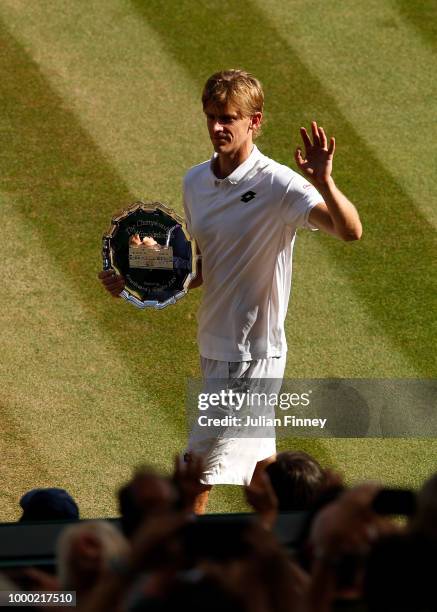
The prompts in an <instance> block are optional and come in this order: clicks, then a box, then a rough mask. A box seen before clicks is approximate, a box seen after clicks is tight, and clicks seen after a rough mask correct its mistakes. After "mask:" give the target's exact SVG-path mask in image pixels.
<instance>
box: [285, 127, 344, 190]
mask: <svg viewBox="0 0 437 612" xmlns="http://www.w3.org/2000/svg"><path fill="white" fill-rule="evenodd" d="M311 132H312V137H313V142H311V138H310V137H309V135H308V132H307V131H306V129H305V128H304V127H301V128H300V134H301V136H302V140H303V143H304V145H305V157H303V156H302V149H301V148H300V147H297V149H296V151H295V154H294V158H295V160H296V163H297V165H298V167H299V170H301V171H302V172H303V174H304V175H305V176H306V178H307V179H308V180H309V181H310V182H311V183H313V185H315V186H321V185H326V184H327V183H328V182H329V179H330V178H331V173H332V159H333V157H334V151H335V138H333V137H331V139H330V141H329V147H328V139H327V137H326V134H325V130H324V129H323V128H322V127H319V126H318V125H317V122H316V121H313V122H312V123H311Z"/></svg>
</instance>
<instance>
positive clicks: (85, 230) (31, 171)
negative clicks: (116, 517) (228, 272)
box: [0, 27, 193, 511]
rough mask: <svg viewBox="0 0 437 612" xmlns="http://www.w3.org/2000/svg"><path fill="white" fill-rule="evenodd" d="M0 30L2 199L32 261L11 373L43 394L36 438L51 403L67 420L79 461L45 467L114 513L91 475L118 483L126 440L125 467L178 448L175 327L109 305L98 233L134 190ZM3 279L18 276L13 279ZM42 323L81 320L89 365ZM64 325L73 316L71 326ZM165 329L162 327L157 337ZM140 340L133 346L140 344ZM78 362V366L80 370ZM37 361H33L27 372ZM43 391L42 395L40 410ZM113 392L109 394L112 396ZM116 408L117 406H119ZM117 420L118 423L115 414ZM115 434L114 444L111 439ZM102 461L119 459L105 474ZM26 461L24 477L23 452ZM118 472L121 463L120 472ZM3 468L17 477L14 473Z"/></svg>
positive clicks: (165, 457)
mask: <svg viewBox="0 0 437 612" xmlns="http://www.w3.org/2000/svg"><path fill="white" fill-rule="evenodd" d="M0 37H1V41H2V50H3V52H2V57H1V60H0V73H1V75H2V84H3V87H2V93H1V96H2V100H1V108H2V109H3V112H2V128H3V130H2V132H3V133H4V134H6V135H5V137H4V141H3V142H4V145H5V148H4V149H3V155H2V157H1V161H0V164H1V167H2V175H3V179H2V182H1V191H2V192H7V194H8V198H9V199H11V200H13V203H14V204H13V205H14V211H15V212H16V213H17V214H19V216H21V218H22V219H25V222H24V223H23V224H19V223H18V224H17V225H16V227H17V229H19V230H20V231H18V232H17V233H18V237H17V236H16V237H15V239H16V240H19V236H22V237H23V238H22V240H23V243H22V244H21V255H22V257H24V256H25V257H31V259H30V262H31V264H32V265H31V266H30V269H29V270H28V273H29V277H28V278H27V279H26V280H27V282H28V283H29V287H28V288H27V289H26V290H25V291H18V294H17V295H16V296H15V299H14V305H15V308H17V310H20V309H23V311H25V310H27V309H29V308H32V307H34V309H35V310H34V311H33V322H32V321H29V320H28V319H27V320H26V327H24V328H23V333H24V334H25V337H27V338H28V343H27V349H28V350H29V354H28V359H26V360H25V362H24V363H22V362H21V361H20V359H21V357H22V355H20V354H19V353H20V334H19V333H18V330H15V331H16V332H17V334H16V336H15V333H13V334H12V338H11V344H13V343H14V341H15V338H16V342H17V345H16V348H17V350H18V355H17V362H16V363H15V368H17V369H16V370H15V371H16V372H19V371H20V370H19V368H22V370H21V373H22V375H23V377H24V378H23V380H22V383H23V388H24V389H26V385H27V391H28V393H29V395H30V396H31V397H32V394H33V395H35V392H36V386H35V384H34V381H33V380H32V377H33V376H40V377H41V380H40V381H38V382H39V383H40V387H39V391H40V392H41V395H40V396H39V397H38V400H39V404H38V406H36V407H35V412H34V413H33V414H31V411H29V410H28V411H27V419H28V420H27V421H25V422H28V423H29V430H28V435H29V436H30V437H35V439H36V438H37V437H38V436H39V437H40V439H41V440H44V438H45V437H46V433H45V428H46V422H45V419H50V414H52V413H53V414H55V413H56V411H58V410H59V413H58V414H57V416H59V417H60V418H61V413H64V412H65V413H66V414H68V415H69V417H70V418H71V427H72V428H73V429H74V428H75V429H76V436H75V447H74V449H75V452H76V454H75V452H73V451H71V456H70V458H71V457H72V458H73V461H77V463H76V464H75V467H74V468H72V467H71V466H70V465H69V462H68V461H66V463H65V464H64V465H60V464H56V463H53V464H52V465H53V466H56V468H55V469H54V472H57V473H63V472H64V471H66V470H71V471H72V472H74V471H76V470H77V471H76V474H75V475H76V476H77V479H75V481H77V487H80V488H81V490H82V491H84V495H83V496H81V498H82V499H84V500H89V502H90V503H91V505H92V507H94V508H99V509H100V510H101V509H102V505H101V504H102V503H103V504H105V503H106V504H107V507H108V508H110V509H111V511H112V510H113V509H114V503H113V501H112V499H110V497H109V496H111V497H113V496H112V491H110V490H108V489H107V490H106V491H105V495H103V496H102V497H101V499H100V500H99V501H96V499H95V498H96V496H95V494H94V492H93V491H94V487H95V486H97V485H98V483H99V482H100V481H101V479H102V474H100V476H99V471H101V472H103V471H104V470H105V474H104V476H103V481H104V482H105V483H106V485H107V486H108V487H109V488H112V487H114V486H115V481H116V480H119V477H118V478H117V475H116V474H117V467H116V466H117V463H119V464H120V463H123V461H124V459H123V458H122V457H123V453H122V451H123V446H125V448H126V449H127V453H128V459H127V462H128V464H129V465H130V466H132V465H133V464H134V463H137V462H139V461H142V462H145V461H149V462H150V463H153V464H155V465H160V466H163V464H164V465H165V467H169V466H170V465H171V462H172V455H173V453H174V452H177V451H180V450H181V445H182V444H183V441H184V434H183V432H184V429H185V423H184V416H183V411H182V410H181V404H182V405H183V400H181V398H183V396H184V391H185V379H184V378H183V377H181V376H179V377H178V376H177V372H176V375H174V374H175V370H176V371H177V369H178V367H180V363H175V362H174V360H173V359H172V354H171V351H170V349H169V347H171V346H173V347H174V345H175V341H174V338H175V337H176V338H178V334H177V333H175V332H176V331H178V329H177V327H176V325H175V322H174V321H173V320H172V318H171V317H170V316H169V315H168V314H166V313H164V316H163V317H162V318H161V319H160V321H159V322H158V320H157V319H154V320H152V319H150V321H151V322H150V321H149V323H150V324H149V325H148V322H147V318H146V319H145V317H144V316H140V314H142V313H138V312H136V311H134V309H131V310H127V307H126V306H125V305H124V304H122V303H121V302H120V303H116V302H112V301H111V300H110V299H109V297H108V296H106V295H104V292H103V290H102V289H101V288H100V287H99V286H98V284H97V281H96V273H97V271H98V269H99V268H100V261H99V251H100V235H101V231H102V230H103V229H104V228H105V227H106V226H107V222H108V219H109V218H110V211H111V212H113V210H112V208H113V203H114V202H115V201H117V202H126V203H129V202H130V201H132V199H133V196H132V194H130V193H129V191H128V189H127V188H126V186H125V185H123V184H122V182H121V181H120V179H119V177H118V176H116V174H115V173H114V172H113V170H112V169H111V168H110V167H109V166H108V165H107V164H106V163H105V160H104V159H102V157H101V155H100V152H99V150H98V149H97V147H96V146H95V144H94V143H93V142H92V141H91V140H90V139H89V138H88V136H87V134H86V133H84V132H83V130H82V129H81V127H80V125H79V124H78V122H77V120H76V119H75V117H74V115H72V114H71V113H70V112H69V111H68V110H67V109H65V108H64V105H63V101H62V100H61V99H60V98H58V97H57V96H56V95H55V94H54V93H53V92H52V91H51V90H50V87H49V86H48V84H47V82H46V81H45V80H44V79H43V78H42V77H41V74H40V73H39V71H38V68H37V66H36V65H35V64H34V63H33V62H32V61H30V60H29V58H28V57H27V55H26V54H25V53H24V52H23V50H22V48H21V47H20V46H19V45H17V44H16V42H15V41H14V40H13V39H12V38H11V37H10V36H9V34H8V33H7V31H6V30H5V28H4V27H2V28H1V29H0ZM23 83H25V84H26V86H25V87H23ZM105 203H107V204H106V206H107V209H106V210H104V209H105ZM111 203H112V205H111ZM90 211H92V212H91V214H90ZM105 213H106V214H105ZM95 217H97V219H95ZM15 218H16V217H14V219H15ZM32 233H35V234H36V236H37V238H38V240H39V241H40V243H42V244H43V245H44V248H45V249H46V250H47V252H48V253H50V258H51V261H52V263H54V264H55V265H56V266H57V267H58V273H59V274H61V275H64V277H65V280H66V285H67V286H68V285H70V287H71V286H73V287H74V292H75V296H76V303H77V302H79V303H80V304H81V313H82V317H78V318H76V312H75V309H74V308H73V304H72V302H71V291H68V290H67V289H66V288H65V287H64V286H63V285H62V283H60V284H59V283H56V281H54V278H53V275H52V274H51V275H49V276H46V275H45V274H44V269H43V268H40V267H39V264H38V258H37V257H35V259H34V260H33V258H32V255H36V253H32V240H31V236H32ZM14 262H15V264H16V265H17V268H18V270H17V272H16V273H18V274H19V273H20V268H21V266H22V262H20V258H19V257H17V258H15V260H14ZM32 275H34V276H33V277H32ZM11 278H14V275H13V274H11ZM54 282H55V285H56V286H55V289H56V291H57V292H58V294H57V296H54V292H53V295H51V296H50V297H46V302H45V305H44V307H43V306H42V304H40V302H39V299H38V295H39V294H44V292H45V291H46V290H48V291H49V289H50V285H53V283H54ZM46 285H47V288H46ZM21 289H23V288H21ZM32 292H33V293H34V295H35V299H34V302H33V303H32V301H31V300H30V295H31V293H32ZM22 293H23V295H22ZM20 296H21V301H19V300H20ZM64 298H65V303H64V302H63V300H64ZM29 300H30V302H31V303H29ZM57 308H58V309H59V310H60V311H62V308H64V310H65V312H64V316H65V317H66V319H67V322H66V321H65V320H63V319H62V318H60V317H61V314H60V312H59V311H58V312H57V311H56V309H57ZM44 309H45V310H44ZM182 309H183V307H182ZM114 312H116V315H115V316H114ZM185 312H186V311H185ZM10 314H11V315H12V314H14V316H15V315H16V314H17V313H16V311H14V312H13V313H10ZM12 318H14V317H12ZM38 319H40V321H39V323H38ZM35 320H36V321H35ZM49 320H50V321H51V323H52V327H53V328H54V329H56V327H58V330H59V333H60V334H61V335H62V334H63V333H65V335H66V336H68V335H69V334H70V335H74V334H76V333H77V334H78V336H79V337H80V329H81V327H80V326H81V325H83V327H84V329H83V330H82V331H83V333H84V336H85V337H86V338H87V340H88V342H91V343H93V348H94V349H95V350H96V352H97V355H100V359H99V361H98V362H97V363H96V354H95V353H94V351H88V348H89V347H87V344H86V343H85V342H84V344H82V345H81V344H80V343H79V344H78V343H71V342H70V346H69V348H70V349H71V350H72V353H71V354H69V358H70V359H71V358H72V356H73V355H74V354H75V351H77V353H78V354H77V359H76V362H75V366H76V367H72V363H71V361H70V360H69V359H65V354H64V347H63V345H62V343H61V342H57V343H56V342H55V341H54V340H55V339H54V338H52V337H50V336H49V337H48V341H47V342H45V340H44V338H45V336H46V335H47V323H48V321H49ZM187 321H188V325H187V327H189V320H187ZM66 323H70V325H69V326H68V327H67V329H65V326H66ZM11 325H12V323H11ZM161 325H163V326H164V329H166V330H167V338H165V339H164V341H163V338H162V336H163V334H162V327H161ZM76 326H77V327H76ZM96 326H97V328H100V329H101V333H103V334H104V335H105V336H106V337H107V338H108V342H109V343H110V345H111V346H112V351H108V349H107V347H105V346H104V345H101V346H99V344H98V343H97V344H96V345H94V343H95V342H96V336H95V327H96ZM66 332H68V333H66ZM187 333H188V332H187ZM190 339H191V338H186V340H187V343H186V344H188V345H189V343H190ZM67 341H68V338H67ZM177 341H178V339H177V340H176V343H177ZM191 341H192V340H191ZM192 342H193V341H192ZM137 347H141V348H140V350H139V351H138V349H137ZM36 348H39V350H40V351H41V350H42V354H38V352H37V351H36ZM32 349H33V350H32ZM146 354H147V355H148V356H149V360H148V362H145V360H144V357H145V355H146ZM48 357H50V359H47V358H48ZM57 360H58V361H57ZM56 361H57V369H56V370H53V369H52V367H51V366H52V365H53V362H56ZM78 364H80V368H82V370H80V369H78ZM9 365H10V371H9V373H8V375H7V376H6V381H7V383H5V386H6V384H7V386H8V388H9V389H10V390H13V389H14V385H15V384H16V381H15V380H14V375H15V372H14V369H13V368H12V364H11V363H9ZM33 365H34V366H35V365H38V366H40V367H39V368H38V367H36V368H35V367H33ZM103 368H105V370H103ZM56 376H61V377H62V378H61V380H62V389H60V393H61V395H62V398H61V400H60V397H59V396H58V397H56V396H53V394H52V393H51V391H52V390H51V381H52V379H53V377H56ZM44 378H45V380H44ZM83 379H85V380H86V381H87V385H88V386H89V388H88V392H89V395H88V396H87V394H86V390H85V392H84V393H83V395H80V389H81V384H82V380H83ZM45 385H46V387H45ZM23 388H22V389H21V392H20V391H18V390H17V397H16V401H15V403H12V402H9V401H8V402H7V404H6V411H9V410H11V411H12V414H13V415H14V417H13V418H15V422H17V423H19V421H20V412H19V410H20V409H21V403H22V401H23V400H24V397H25V392H24V391H23ZM44 388H45V390H46V392H47V395H46V397H45V400H46V402H47V404H46V405H45V406H43V403H44ZM94 394H95V395H94ZM37 395H38V394H37ZM114 396H115V398H116V399H113V398H114ZM70 399H71V403H70V402H69V400H70ZM79 400H80V402H83V403H82V405H79V406H77V403H76V406H77V410H73V409H72V406H73V405H74V404H75V402H78V401H79ZM98 400H99V401H98ZM51 401H52V402H53V403H52V405H51V404H50V402H51ZM114 404H116V405H118V408H117V409H116V410H115V412H114ZM41 408H44V410H46V414H45V415H44V414H43V413H41V412H40V413H38V414H37V412H38V410H40V409H41ZM114 416H116V417H117V418H115V419H114V420H113V418H112V417H114ZM37 419H39V420H38V421H37ZM20 426H21V425H20ZM10 433H11V432H10ZM70 433H71V432H70ZM87 434H88V435H89V436H90V437H91V438H94V441H95V446H94V448H93V451H94V454H93V453H91V452H87V453H85V456H84V454H83V453H82V452H81V450H82V446H83V444H84V443H85V440H86V439H87V437H86V436H87ZM66 435H67V434H66ZM120 436H121V440H120V439H118V438H119V437H120ZM141 436H142V440H141V439H140V438H141ZM62 440H63V434H62V432H60V433H59V439H58V438H56V437H55V438H52V441H53V443H54V444H55V445H57V444H59V445H60V446H62ZM112 442H114V445H112ZM105 443H106V446H104V444H105ZM49 449H50V444H49V445H48V449H47V450H49ZM55 449H56V446H55V447H53V451H54V455H56V450H55ZM88 450H89V451H90V449H88ZM115 451H116V452H115ZM132 451H134V452H132ZM49 457H50V452H48V456H47V457H46V460H47V466H48V470H49V469H50V467H49V466H50V465H51V462H50V458H49ZM108 460H110V461H112V462H113V464H114V466H115V467H114V470H113V472H112V473H110V469H109V465H108ZM28 461H29V471H30V472H31V471H32V467H31V466H32V457H31V456H29V457H28ZM125 472H126V469H125V466H124V471H123V474H124V475H125ZM47 473H49V472H47ZM118 474H119V475H120V472H118ZM10 475H11V477H12V480H13V471H11V473H10ZM52 476H54V474H52ZM30 480H31V479H29V481H30ZM39 480H40V479H39ZM19 484H20V483H17V485H19ZM11 486H12V483H11ZM17 489H18V486H17ZM18 492H19V491H18V490H17V494H18ZM85 492H86V494H85ZM93 504H97V506H93ZM84 505H85V508H86V507H87V501H84Z"/></svg>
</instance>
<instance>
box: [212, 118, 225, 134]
mask: <svg viewBox="0 0 437 612" xmlns="http://www.w3.org/2000/svg"><path fill="white" fill-rule="evenodd" d="M212 131H213V132H214V134H216V133H218V132H222V131H223V125H222V124H221V123H220V121H214V123H213V125H212Z"/></svg>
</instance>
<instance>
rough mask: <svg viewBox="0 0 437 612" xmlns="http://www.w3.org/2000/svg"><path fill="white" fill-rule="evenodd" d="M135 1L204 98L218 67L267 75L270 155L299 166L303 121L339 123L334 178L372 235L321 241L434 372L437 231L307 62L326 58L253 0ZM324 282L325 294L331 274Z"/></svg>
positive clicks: (423, 371)
mask: <svg viewBox="0 0 437 612" xmlns="http://www.w3.org/2000/svg"><path fill="white" fill-rule="evenodd" d="M132 5H133V6H134V7H135V8H136V9H137V11H138V13H139V14H140V15H142V16H143V18H144V19H145V20H147V24H148V26H150V27H152V28H153V29H154V30H155V31H156V32H157V34H158V35H159V36H160V38H161V40H162V44H163V45H164V48H165V50H166V51H167V53H168V54H169V55H171V56H172V57H173V58H174V59H175V61H177V62H178V63H179V64H180V65H181V66H182V67H183V68H184V69H185V70H186V72H187V73H188V74H189V75H190V76H191V77H192V79H194V80H195V82H196V83H197V87H198V91H199V100H200V94H201V88H202V86H203V83H204V82H205V80H206V78H207V77H208V76H209V75H210V74H211V73H212V72H215V71H217V70H220V69H223V68H230V67H243V68H245V69H247V70H250V71H252V72H254V73H255V74H256V75H257V76H258V77H259V78H260V79H261V81H262V82H263V84H264V87H265V92H266V109H267V120H268V122H267V124H266V126H265V130H264V132H265V133H264V137H262V140H261V145H260V146H261V149H262V150H263V152H264V153H266V154H267V155H269V156H271V157H274V158H275V159H277V160H278V161H280V162H282V163H286V164H288V165H289V164H290V163H294V162H291V160H292V158H293V150H294V147H295V146H296V145H297V144H298V129H299V126H300V125H308V124H309V122H310V121H311V120H312V119H314V118H317V119H319V121H320V124H321V125H324V126H334V127H335V135H336V137H337V153H336V157H337V159H336V164H335V177H336V180H337V182H338V184H339V186H340V187H341V188H342V189H343V190H344V191H345V192H346V193H347V194H348V195H350V197H351V199H352V200H353V201H354V202H355V203H356V205H357V208H358V209H359V211H360V215H361V217H362V220H363V226H364V236H363V239H362V241H361V242H360V243H356V244H354V245H350V244H342V243H339V242H338V241H336V240H332V239H331V238H328V237H326V239H325V237H323V238H321V240H323V248H324V250H325V252H326V253H327V254H328V255H329V257H330V260H331V261H332V264H333V265H335V266H337V269H338V274H339V275H343V274H345V275H346V276H347V279H348V284H349V285H350V287H351V288H352V289H353V291H354V293H355V294H356V295H357V297H358V298H359V300H360V302H361V303H362V304H363V305H364V307H365V308H366V310H367V311H368V312H369V313H370V315H371V317H372V319H373V320H374V321H375V322H376V324H377V328H378V329H381V330H382V331H383V333H384V334H385V335H386V336H387V337H388V338H389V340H390V342H391V343H393V344H394V345H395V346H396V347H397V348H398V350H399V351H401V352H402V353H403V354H404V355H405V356H406V357H407V358H408V359H409V361H410V363H411V364H412V366H413V367H412V370H413V371H414V372H415V373H416V375H418V376H423V377H429V376H433V375H434V373H435V362H434V358H433V355H434V346H435V340H434V338H433V335H432V333H431V330H432V329H433V326H434V323H433V308H432V301H433V299H434V298H433V296H434V295H435V292H436V291H435V289H436V287H435V282H434V281H433V278H432V275H431V274H430V269H431V262H432V261H433V259H434V256H435V252H436V243H435V232H434V229H433V227H432V225H431V224H430V223H429V222H428V220H427V219H426V218H425V217H424V215H423V214H422V213H421V212H420V210H419V209H418V208H417V207H416V206H415V204H414V202H413V201H412V200H411V199H410V198H409V197H408V196H407V195H406V194H405V193H404V192H403V190H402V189H401V188H400V186H399V185H398V184H397V183H396V181H395V179H394V178H393V176H391V174H390V171H389V169H388V168H386V167H384V166H383V165H381V163H380V162H379V161H378V159H377V158H376V157H375V155H374V154H373V152H372V150H371V149H370V148H369V147H368V146H366V144H365V143H364V141H363V140H362V138H361V137H360V135H359V134H358V133H357V132H356V131H355V130H354V128H353V126H352V125H351V124H350V123H348V121H347V120H346V119H345V117H344V116H343V115H342V113H341V112H340V110H339V108H338V106H337V105H336V103H335V101H334V99H333V98H332V97H331V96H330V95H329V93H328V92H327V90H326V89H325V88H324V86H323V83H321V82H320V81H319V80H318V79H317V78H316V77H315V76H314V75H313V74H311V71H310V70H309V69H308V66H311V62H313V61H323V58H310V57H309V58H307V64H308V66H307V65H304V64H303V63H302V61H301V59H300V57H299V55H298V54H297V53H296V51H295V50H294V49H293V48H292V47H291V46H290V44H289V43H288V42H287V41H285V40H284V39H283V38H282V37H281V36H280V35H279V34H278V32H277V31H276V29H275V28H274V27H272V25H271V24H270V23H269V21H268V20H267V18H266V15H265V14H264V13H263V12H261V11H260V9H259V8H258V7H257V5H256V4H255V2H250V1H249V0H242V1H241V2H238V3H235V2H231V1H230V0H225V1H224V2H223V3H221V5H220V8H218V7H217V5H216V4H215V3H213V2H212V1H207V2H202V3H197V2H194V0H182V1H181V2H179V3H178V5H177V10H175V8H174V5H172V4H169V3H167V4H166V3H164V4H163V3H162V2H160V1H159V0H148V1H147V2H143V1H141V0H132ZM291 34H292V32H291ZM351 87H353V83H351ZM377 109H378V102H377V100H375V112H377ZM200 112H201V107H200V102H199V113H200ZM269 117H271V119H269ZM292 134H296V137H295V138H294V137H292ZM293 138H294V142H293ZM309 242H310V240H309V239H308V240H307V241H306V244H307V245H308V252H310V248H311V247H310V246H309ZM311 265H313V264H311ZM315 265H316V264H315ZM320 283H321V291H322V295H323V279H320ZM400 375H402V373H400Z"/></svg>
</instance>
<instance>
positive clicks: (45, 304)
mask: <svg viewBox="0 0 437 612" xmlns="http://www.w3.org/2000/svg"><path fill="white" fill-rule="evenodd" d="M1 203H2V212H3V213H4V221H3V228H4V241H3V245H4V247H5V248H4V254H3V259H2V262H3V271H4V274H5V276H6V278H7V279H8V280H7V282H6V285H5V288H6V294H7V296H8V300H9V303H10V305H11V307H10V308H4V309H3V310H2V311H1V313H0V323H1V327H2V330H3V332H2V342H1V346H2V353H3V355H4V356H5V355H7V358H4V359H2V365H1V392H0V397H1V400H0V401H1V408H0V415H1V435H0V446H1V451H2V457H4V461H5V468H6V469H5V470H4V473H3V485H4V486H3V488H2V494H1V495H2V500H1V507H2V512H1V520H15V519H16V518H17V516H18V505H17V504H18V500H19V498H20V496H21V495H22V493H23V492H24V491H26V490H28V489H30V488H33V487H35V486H61V487H64V488H66V489H67V490H69V491H71V492H72V494H73V495H74V496H75V498H76V499H77V500H78V502H79V505H80V508H81V510H82V512H83V514H84V516H99V515H100V516H102V515H111V516H113V515H114V514H116V511H117V508H116V502H115V495H114V493H115V490H116V488H117V486H118V485H119V484H120V483H122V482H124V481H126V479H127V478H128V477H129V476H130V474H131V470H132V467H133V466H134V465H135V464H138V463H139V462H150V463H153V464H155V465H158V466H159V465H160V463H161V456H160V450H161V448H162V447H164V446H166V447H167V448H168V449H169V452H170V453H171V452H172V451H175V450H177V449H175V448H174V446H175V442H174V440H175V438H180V433H179V432H177V436H175V434H174V430H173V429H172V426H171V423H169V422H167V419H166V414H165V413H164V414H161V413H160V404H159V402H158V401H156V400H155V399H151V398H150V397H149V396H148V394H147V392H146V389H145V387H144V385H142V384H138V382H136V381H135V380H132V378H131V377H130V375H129V371H127V370H126V363H125V361H124V360H123V354H122V353H120V352H119V351H118V349H117V347H115V346H113V344H112V342H111V337H110V336H108V335H107V334H105V332H104V330H102V329H101V327H100V326H99V322H98V320H97V318H96V317H95V316H92V312H90V310H89V305H87V304H85V303H84V302H83V301H82V300H81V296H80V294H78V292H77V289H76V287H75V284H74V283H73V282H71V279H69V278H68V276H65V275H64V274H63V272H62V269H61V268H60V267H58V266H57V265H56V263H55V264H54V263H53V261H52V259H51V253H50V251H46V249H45V247H44V244H43V243H41V240H40V238H39V236H38V234H37V233H36V232H35V231H33V228H32V226H31V225H30V224H29V223H27V222H26V221H25V220H23V218H22V217H21V216H20V214H19V213H18V212H17V210H15V209H14V206H15V202H14V200H13V199H12V197H11V194H2V197H1ZM17 262H19V265H17ZM18 305H19V306H21V307H17V306H18Z"/></svg>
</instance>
